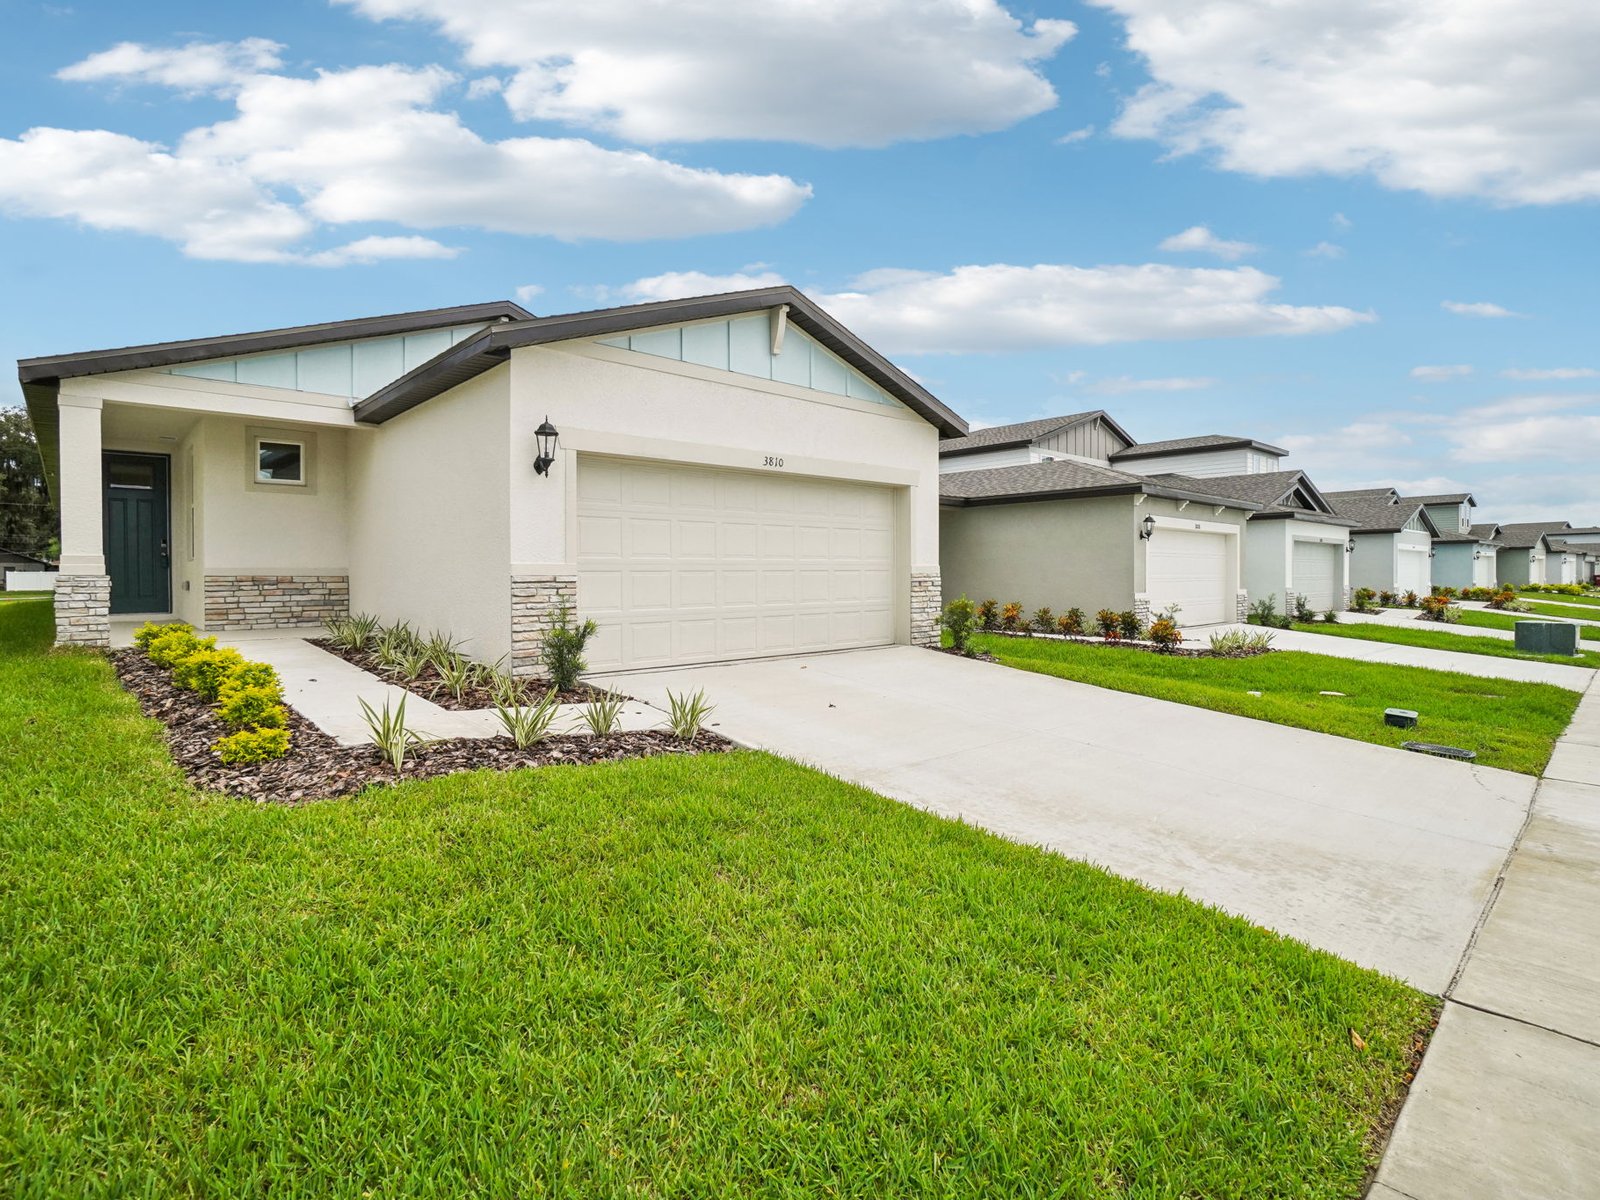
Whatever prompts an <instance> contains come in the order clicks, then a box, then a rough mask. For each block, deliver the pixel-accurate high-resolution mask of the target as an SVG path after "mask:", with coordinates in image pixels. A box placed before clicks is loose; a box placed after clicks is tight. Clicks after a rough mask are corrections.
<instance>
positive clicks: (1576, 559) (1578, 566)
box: [1545, 534, 1588, 583]
mask: <svg viewBox="0 0 1600 1200" xmlns="http://www.w3.org/2000/svg"><path fill="white" fill-rule="evenodd" d="M1545 545H1546V546H1548V547H1549V558H1547V559H1546V560H1545V582H1546V583H1582V582H1583V581H1584V579H1585V578H1587V577H1586V576H1585V575H1584V567H1585V565H1586V562H1587V558H1588V556H1587V555H1586V554H1585V553H1584V551H1583V548H1582V547H1581V546H1578V545H1575V544H1573V543H1571V542H1569V541H1567V540H1566V539H1565V538H1564V537H1561V536H1559V535H1557V534H1546V535H1545Z"/></svg>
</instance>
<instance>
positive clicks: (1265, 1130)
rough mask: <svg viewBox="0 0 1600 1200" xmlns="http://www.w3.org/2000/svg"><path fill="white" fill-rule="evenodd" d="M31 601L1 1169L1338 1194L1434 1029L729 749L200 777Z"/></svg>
mask: <svg viewBox="0 0 1600 1200" xmlns="http://www.w3.org/2000/svg"><path fill="white" fill-rule="evenodd" d="M48 628H49V608H48V605H47V604H41V605H36V606H27V605H19V606H16V607H14V608H11V609H9V610H8V611H6V612H4V613H0V1194H4V1195H6V1196H8V1197H45V1196H50V1197H54V1196H67V1195H70V1196H113V1195H114V1196H135V1195H136V1196H170V1195H184V1196H199V1195H208V1196H227V1197H235V1196H242V1195H272V1196H275V1197H293V1196H318V1197H322V1196H334V1197H365V1196H381V1197H386V1198H387V1197H409V1196H434V1197H461V1196H495V1197H498V1196H518V1197H521V1196H536V1195H552V1196H571V1197H592V1196H636V1195H658V1196H715V1197H747V1196H782V1197H809V1196H817V1195H827V1196H940V1197H966V1196H971V1197H980V1196H982V1197H993V1196H1025V1197H1044V1196H1052V1197H1054V1196H1061V1197H1069V1196H1070V1197H1080V1196H1083V1197H1088V1196H1116V1197H1124V1196H1141V1197H1168V1196H1170V1197H1180V1196H1181V1197H1195V1196H1206V1197H1263V1196H1290V1195H1292V1196H1305V1197H1341V1198H1349V1200H1353V1198H1354V1197H1356V1196H1358V1195H1359V1194H1360V1193H1361V1190H1362V1186H1363V1181H1364V1178H1365V1175H1366V1173H1367V1171H1368V1168H1369V1166H1370V1164H1371V1163H1372V1162H1373V1154H1374V1148H1373V1146H1372V1144H1371V1143H1370V1138H1371V1132H1372V1130H1373V1128H1374V1125H1375V1123H1376V1122H1378V1121H1379V1120H1380V1115H1381V1114H1382V1113H1383V1111H1384V1110H1385V1107H1386V1106H1388V1105H1392V1104H1393V1102H1394V1100H1395V1099H1396V1097H1397V1095H1398V1094H1399V1092H1400V1090H1401V1088H1402V1086H1403V1084H1402V1080H1403V1076H1404V1072H1405V1070H1406V1057H1407V1054H1406V1052H1407V1047H1408V1043H1409V1042H1410V1041H1411V1039H1412V1037H1413V1036H1414V1035H1415V1034H1416V1033H1417V1032H1418V1031H1419V1030H1421V1029H1424V1028H1426V1026H1427V1023H1428V1021H1429V1019H1430V1015H1431V1009H1432V1002H1431V1001H1430V1000H1429V999H1428V998H1427V997H1425V996H1423V995H1421V994H1419V993H1417V992H1415V991H1413V990H1411V989H1409V988H1407V987H1405V986H1403V985H1401V984H1399V983H1397V982H1395V981H1393V980H1389V979H1386V978H1383V977H1381V976H1378V975H1376V974H1374V973H1372V972H1369V971H1364V970H1361V969H1358V968H1356V967H1354V966H1351V965H1350V964H1348V963H1345V962H1342V961H1340V960H1338V959H1336V958H1333V957H1331V956H1329V955H1326V954H1322V953H1318V952H1315V951H1312V950H1310V949H1308V948H1306V947H1304V946H1302V945H1299V944H1297V943H1294V942H1291V941H1288V940H1286V939H1283V938H1280V937H1277V936H1275V935H1272V934H1269V933H1267V932H1265V931H1263V930H1260V929H1258V928H1255V927H1252V926H1251V925H1249V924H1248V923H1246V922H1244V921H1242V920H1238V919H1234V918H1231V917H1227V916H1223V915H1221V914H1219V913H1217V912H1214V911H1211V910H1209V909H1206V908H1204V907H1202V906H1200V905H1197V904H1194V903H1191V902H1189V901H1186V900H1184V899H1182V898H1180V897H1177V896H1170V895H1158V894H1155V893H1152V892H1149V891H1146V890H1145V889H1143V888H1140V887H1138V886H1135V885H1134V884H1131V883H1128V882H1125V881H1122V880H1119V879H1116V878H1113V877H1111V876H1109V875H1106V874H1104V873H1102V872H1100V871H1098V870H1095V869H1093V868H1091V867H1088V866H1085V865H1083V864H1079V863H1074V862H1071V861H1068V860H1066V859H1064V858H1061V857H1057V856H1054V855H1051V854H1047V853H1045V852H1042V851H1039V850H1036V849H1031V848H1028V847H1024V846H1019V845H1014V844H1011V843H1009V842H1006V841H1003V840H1001V839H999V838H997V837H993V836H990V835H987V834H984V833H981V832H979V831H977V830H975V829H973V828H971V827H969V826H965V825H961V824H957V823H954V822H948V821H942V820H939V819H936V818H934V817H932V816H930V815H928V814H925V813H922V812H919V811H917V810H915V809H912V808H910V807H907V806H904V805H900V804H896V803H894V802H891V801H889V800H885V799H883V798H882V797H879V796H876V795H874V794H872V793H870V792H867V791H864V790H862V789H860V788H856V787H851V786H848V785H846V784H843V783H841V782H838V781H837V780H834V779H831V778H829V777H827V776H824V775H821V774H818V773H816V772H813V771H810V770H806V769H804V768H801V767H799V766H796V765H793V764H791V763H788V762H786V761H783V760H780V759H776V758H772V757H768V756H765V755H761V754H755V753H737V754H730V755H725V756H711V757H704V758H695V759H676V758H673V759H656V760H651V761H637V762H631V763H622V764H614V765H607V766H601V767H592V768H568V767H554V768H546V769H543V770H538V771H524V772H519V773H512V774H505V775H494V774H470V775H459V776H454V777H451V778H447V779H442V780H435V781H430V782H427V783H423V784H411V785H406V786H402V787H399V788H396V789H393V790H376V791H371V792H368V793H367V794H366V795H364V796H362V797H359V798H355V799H350V800H343V801H326V802H322V803H317V804H313V805H310V806H307V807H303V808H299V809H289V808H282V807H256V806H253V805H250V804H246V803H241V802H235V801H229V800H226V799H223V798H219V797H215V796H206V795H201V794H197V793H195V792H193V791H191V790H190V789H188V788H187V787H186V786H185V784H184V782H183V781H182V780H181V779H180V777H179V776H178V774H177V772H176V771H175V769H174V768H173V766H172V764H171V762H170V760H169V759H168V757H167V755H166V753H165V750H164V748H163V746H162V744H161V742H160V739H159V736H158V731H157V728H156V727H155V726H154V725H153V724H152V723H151V722H148V721H146V720H144V719H143V718H142V717H140V716H139V714H138V712H137V711H136V709H135V707H134V705H133V703H132V702H131V700H130V699H129V698H128V697H127V696H126V695H125V694H124V693H123V692H121V690H120V689H119V688H118V687H117V685H116V683H115V682H114V680H113V678H112V676H111V673H110V671H109V669H108V668H107V665H106V664H105V663H104V662H103V661H102V660H101V659H99V658H98V657H96V656H94V655H92V654H88V653H84V652H75V653H74V652H68V653H51V654H45V653H43V646H44V643H45V640H46V638H47V636H48ZM1352 1029H1353V1030H1355V1031H1357V1032H1358V1034H1359V1035H1360V1037H1361V1038H1363V1039H1365V1043H1366V1046H1365V1049H1357V1048H1356V1047H1355V1046H1354V1045H1353V1044H1352V1039H1351V1037H1350V1030H1352Z"/></svg>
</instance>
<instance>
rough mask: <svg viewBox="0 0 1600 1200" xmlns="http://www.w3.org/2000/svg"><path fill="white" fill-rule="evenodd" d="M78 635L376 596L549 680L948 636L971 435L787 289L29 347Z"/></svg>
mask: <svg viewBox="0 0 1600 1200" xmlns="http://www.w3.org/2000/svg"><path fill="white" fill-rule="evenodd" d="M18 365H19V375H20V378H21V380H22V383H23V390H24V392H25V394H26V398H27V402H28V408H29V411H30V413H31V414H32V417H33V422H34V425H35V427H36V428H37V429H38V430H39V434H40V442H41V448H42V450H43V452H44V456H45V461H46V473H47V476H48V478H49V481H50V485H51V488H52V491H53V492H54V494H55V496H56V499H57V501H58V503H59V505H60V509H61V521H62V534H61V536H62V564H61V565H62V575H61V578H60V582H59V588H58V592H57V629H58V637H59V640H61V641H66V642H102V643H103V642H105V641H106V640H107V636H108V618H109V616H110V614H112V613H151V614H154V615H156V616H165V615H168V614H170V615H173V616H177V617H181V618H184V619H186V620H189V621H192V622H193V623H195V624H197V625H203V626H204V627H205V628H207V629H211V630H220V629H240V628H255V627H264V626H294V627H304V626H314V625H316V624H319V623H320V622H321V621H323V620H324V619H325V618H327V617H330V616H335V615H337V614H340V613H343V612H345V611H347V609H355V610H359V611H367V612H372V613H376V614H378V615H379V616H380V617H381V618H383V619H384V620H386V621H395V620H405V621H409V622H411V623H412V624H413V625H416V626H419V627H421V628H425V629H426V628H441V629H447V630H449V631H450V632H452V633H453V634H455V635H456V636H458V637H461V638H464V639H467V648H468V650H469V652H470V653H472V654H474V655H475V656H477V657H480V658H484V659H487V660H494V659H496V658H499V657H500V656H502V655H508V656H509V658H510V661H511V662H512V664H513V666H514V667H515V668H516V669H518V670H522V671H528V670H532V669H534V668H535V666H536V658H537V654H538V649H539V644H540V639H541V636H542V631H543V630H544V629H545V628H547V627H548V623H549V622H550V620H551V619H552V617H553V615H554V614H555V612H556V611H557V610H558V608H560V607H561V606H563V605H573V606H575V608H576V610H577V612H578V613H579V614H581V615H582V616H584V617H592V618H594V619H595V620H596V621H597V622H598V623H599V625H600V631H599V634H598V636H597V637H596V638H595V640H594V641H593V642H592V643H591V646H590V650H589V654H588V658H589V663H590V666H591V667H592V668H595V669H601V668H628V667H646V666H664V665H670V664H676V663H692V662H706V661H715V660H722V659H734V658H747V657H752V656H760V655H774V654H788V653H795V652H802V651H813V650H826V649H836V648H843V647H857V646H872V645H881V644H885V643H892V642H914V643H918V644H933V643H935V642H936V640H937V637H938V628H937V611H938V602H939V575H938V570H939V567H938V535H939V528H938V521H939V508H938V496H939V485H938V443H939V440H940V438H941V437H960V436H963V435H965V434H966V432H967V428H966V425H965V423H964V422H963V421H962V420H961V418H960V417H958V416H956V414H955V413H953V412H952V411H951V410H950V409H948V408H947V407H945V406H944V405H943V404H942V403H940V402H939V401H938V400H937V399H936V398H934V397H933V396H932V395H931V394H929V393H928V391H927V390H926V389H924V388H923V387H922V386H921V385H920V384H918V383H916V382H915V381H914V380H913V379H911V378H910V377H909V376H908V375H906V374H905V373H904V372H902V371H900V370H899V369H898V368H896V367H894V366H893V365H892V364H890V363H889V362H888V360H886V359H885V358H884V357H883V356H882V355H880V354H878V353H877V352H876V351H874V350H872V349H871V348H870V347H868V346H867V345H865V344H864V343H863V342H861V341H860V340H859V339H858V338H856V337H855V336H854V335H853V334H851V333H850V332H849V331H848V330H847V329H845V328H844V327H843V326H841V325H840V324H839V323H838V322H837V321H835V320H834V319H833V318H832V317H830V316H828V315H827V314H826V313H825V312H823V311H822V310H821V309H820V308H818V307H817V306H816V304H815V303H814V302H813V301H811V300H809V299H807V298H806V297H805V296H803V295H802V294H801V293H799V292H798V291H796V290H794V289H793V288H789V287H777V288H765V289H759V290H754V291H748V292H736V293H731V294H726V295H720V296H711V297H701V298H697V299H690V300H674V301H668V302H662V303H652V304H640V305H632V306H628V307H624V308H614V309H605V310H600V311H596V312H586V313H574V314H568V315H564V316H554V317H543V318H533V317H532V316H530V314H529V313H527V312H526V311H525V310H523V309H521V308H519V307H518V306H516V305H514V304H509V303H503V302H502V303H495V304H482V305H471V306H466V307H461V308H452V309H436V310H431V311H427V312H418V313H405V314H400V315H398V316H388V317H372V318H364V319H360V320H354V321H342V322H335V323H332V324H326V325H311V326H302V327H299V328H294V329H280V330H271V331H267V332H264V333H253V334H243V335H238V336H233V337H218V338H204V339H197V340H193V341H181V342H167V343H162V344H159V345H151V346H139V347H134V348H131V349H121V350H102V351H95V352H91V353H86V354H68V355H58V356H54V357H50V358H35V359H27V360H24V361H23V362H21V363H19V364H18Z"/></svg>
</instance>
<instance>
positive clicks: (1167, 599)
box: [1145, 528, 1235, 625]
mask: <svg viewBox="0 0 1600 1200" xmlns="http://www.w3.org/2000/svg"><path fill="white" fill-rule="evenodd" d="M1145 546H1146V547H1147V553H1146V558H1145V591H1146V592H1147V593H1149V596H1150V612H1151V614H1152V615H1160V613H1161V611H1162V610H1163V609H1165V608H1166V607H1167V606H1168V605H1170V604H1177V605H1179V606H1180V608H1181V610H1182V611H1180V612H1179V613H1178V623H1179V624H1180V625H1215V624H1217V623H1218V622H1220V621H1232V620H1233V619H1234V616H1235V613H1234V589H1233V587H1232V585H1231V583H1230V580H1229V571H1228V558H1229V555H1228V538H1227V536H1226V535H1224V534H1220V533H1202V532H1199V531H1196V530H1189V529H1167V528H1157V529H1156V531H1155V535H1154V536H1153V537H1152V538H1151V539H1150V540H1149V541H1148V542H1146V543H1145Z"/></svg>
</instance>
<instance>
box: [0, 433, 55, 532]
mask: <svg viewBox="0 0 1600 1200" xmlns="http://www.w3.org/2000/svg"><path fill="white" fill-rule="evenodd" d="M60 528H61V526H60V521H59V518H58V517H57V516H56V506H55V505H54V504H53V503H52V502H51V500H50V493H49V492H48V491H47V490H46V489H45V484H44V460H43V459H42V458H41V457H40V456H39V442H38V439H36V438H35V437H34V436H33V423H32V422H31V421H29V420H28V414H27V413H26V412H24V411H23V410H22V409H20V408H0V547H4V548H5V549H7V550H16V551H18V552H19V553H22V554H34V555H38V556H39V557H41V558H45V557H54V553H55V548H56V546H57V545H58V542H57V537H58V536H59V533H60Z"/></svg>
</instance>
